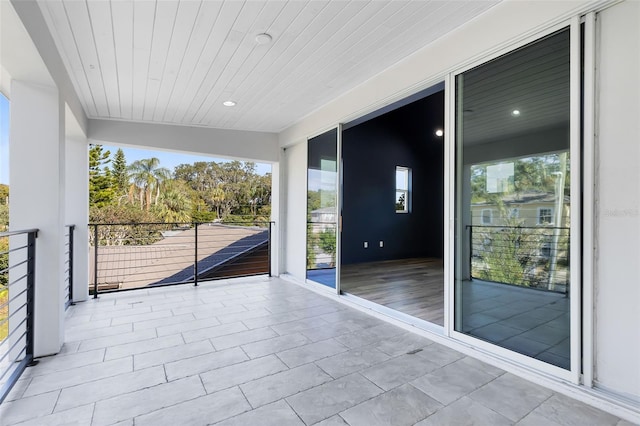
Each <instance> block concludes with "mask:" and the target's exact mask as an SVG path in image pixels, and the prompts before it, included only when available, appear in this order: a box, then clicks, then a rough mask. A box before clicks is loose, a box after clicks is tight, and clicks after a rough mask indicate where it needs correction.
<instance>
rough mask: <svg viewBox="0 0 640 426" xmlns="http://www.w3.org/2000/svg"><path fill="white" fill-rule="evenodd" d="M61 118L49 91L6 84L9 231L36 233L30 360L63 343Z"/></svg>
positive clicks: (57, 98) (52, 89)
mask: <svg viewBox="0 0 640 426" xmlns="http://www.w3.org/2000/svg"><path fill="white" fill-rule="evenodd" d="M64 116H65V110H64V104H63V103H62V102H61V100H60V96H59V93H58V90H57V89H56V88H55V87H49V86H38V85H34V84H31V83H27V82H22V81H17V80H13V81H12V82H11V109H10V135H9V141H10V148H9V149H10V151H9V160H10V166H11V167H10V183H11V195H10V202H9V209H10V210H9V215H10V221H11V229H12V230H20V229H28V228H38V229H39V232H38V239H37V240H36V272H35V274H36V275H35V309H34V313H35V314H34V319H35V323H34V328H35V330H34V333H35V342H34V345H35V346H34V352H35V353H34V355H35V356H36V357H39V356H44V355H50V354H55V353H57V352H59V351H60V348H61V346H62V343H63V339H64V327H63V325H64V324H63V322H64V304H63V303H62V300H63V297H64V243H65V238H64V234H65V229H64V226H65V223H64V219H65V215H64V209H65V206H64V188H65V179H64V171H65V167H64V162H65V135H64Z"/></svg>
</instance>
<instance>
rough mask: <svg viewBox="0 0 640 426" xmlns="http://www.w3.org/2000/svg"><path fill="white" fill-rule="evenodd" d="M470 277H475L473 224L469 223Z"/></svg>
mask: <svg viewBox="0 0 640 426" xmlns="http://www.w3.org/2000/svg"><path fill="white" fill-rule="evenodd" d="M469 278H471V279H473V225H469Z"/></svg>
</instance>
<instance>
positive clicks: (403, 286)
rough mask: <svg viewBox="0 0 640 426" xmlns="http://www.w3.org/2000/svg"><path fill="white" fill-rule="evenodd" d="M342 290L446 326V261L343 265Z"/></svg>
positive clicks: (393, 261) (433, 259)
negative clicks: (444, 263) (444, 262)
mask: <svg viewBox="0 0 640 426" xmlns="http://www.w3.org/2000/svg"><path fill="white" fill-rule="evenodd" d="M340 288H341V289H342V291H344V292H346V293H350V294H353V295H354V296H358V297H362V298H363V299H366V300H368V301H370V302H374V303H377V304H379V305H383V306H386V307H388V308H391V309H395V310H396V311H399V312H402V313H405V314H408V315H411V316H414V317H416V318H420V319H423V320H426V321H429V322H432V323H434V324H438V325H444V265H443V261H442V259H438V258H418V259H401V260H387V261H383V262H370V263H357V264H352V265H342V268H341V274H340Z"/></svg>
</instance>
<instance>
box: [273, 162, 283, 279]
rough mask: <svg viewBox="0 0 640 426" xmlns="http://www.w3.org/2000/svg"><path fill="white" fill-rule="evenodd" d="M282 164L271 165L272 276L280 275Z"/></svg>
mask: <svg viewBox="0 0 640 426" xmlns="http://www.w3.org/2000/svg"><path fill="white" fill-rule="evenodd" d="M280 203H281V201H280V164H279V163H272V164H271V221H272V222H274V223H272V224H271V275H272V276H274V277H277V276H278V275H280V229H281V226H282V216H281V214H280V211H281V210H280Z"/></svg>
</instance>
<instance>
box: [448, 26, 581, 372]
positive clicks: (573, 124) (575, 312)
mask: <svg viewBox="0 0 640 426" xmlns="http://www.w3.org/2000/svg"><path fill="white" fill-rule="evenodd" d="M567 28H568V29H569V31H570V58H571V59H570V83H569V84H570V156H571V170H578V171H579V170H580V153H581V146H580V87H581V86H580V84H581V81H580V76H581V75H580V71H581V61H580V18H579V17H578V16H575V17H574V18H572V19H571V20H570V21H569V22H568V21H566V20H565V21H563V22H558V23H557V24H555V25H551V26H549V27H547V28H546V29H545V30H543V31H540V32H538V33H535V34H531V35H530V36H528V37H524V38H522V39H521V40H519V41H518V42H515V43H512V44H510V45H508V46H506V47H504V48H503V49H500V50H496V51H495V52H494V53H493V54H491V55H486V56H484V57H482V58H479V59H477V60H475V61H470V62H469V63H468V64H467V66H465V67H462V68H460V69H458V70H457V71H456V72H454V73H453V74H452V82H453V81H455V80H454V79H457V78H460V76H461V75H462V74H463V73H464V72H466V71H468V70H470V69H472V68H475V67H476V66H479V65H482V64H485V63H487V62H489V61H491V60H493V59H495V58H497V57H500V56H502V55H505V54H508V53H509V52H512V51H514V50H516V49H518V48H521V47H523V46H525V45H528V44H530V43H533V42H535V41H537V40H540V39H542V38H544V37H545V36H548V35H550V34H553V33H554V32H557V31H560V30H564V29H567ZM457 95H458V96H462V90H461V88H459V90H458V93H457ZM455 96H456V94H453V95H451V99H453V100H455ZM452 110H453V111H452ZM450 114H452V117H455V110H454V109H453V108H450ZM452 121H454V123H453V126H452V127H454V129H453V130H454V131H456V129H455V120H453V119H452ZM449 133H452V132H449ZM453 144H454V145H461V144H462V135H461V134H456V140H455V141H453ZM454 152H455V150H454ZM457 162H458V164H456V166H457V167H456V168H455V169H454V173H458V174H460V173H462V167H463V165H462V164H459V163H460V161H457ZM580 184H581V179H572V181H571V194H572V196H571V240H570V244H571V246H572V247H581V246H580V226H581V221H580V214H581V212H580V205H581V204H580V195H579V194H580V190H581V188H580ZM454 191H456V192H454V193H453V194H454V196H455V197H456V199H457V201H458V203H460V202H461V200H460V199H459V197H460V196H461V194H460V191H457V188H454ZM551 210H552V213H553V209H551ZM539 213H540V208H538V216H537V222H538V223H539V222H540V220H539V219H540V217H539ZM456 214H457V212H455V211H453V219H452V220H453V221H454V222H455V217H456ZM552 218H553V215H552ZM481 221H482V218H481ZM461 222H462V221H458V223H457V226H458V227H459V229H458V231H459V232H458V234H457V235H458V236H459V237H460V238H462V236H463V231H464V230H463V229H462V228H461V227H462V223H461ZM454 238H455V235H454ZM458 255H460V253H458ZM580 258H581V251H580V250H572V251H571V265H580ZM455 259H456V258H455V253H454V257H453V258H452V259H451V260H452V262H453V263H454V265H455ZM454 267H455V266H454ZM579 269H580V268H579V267H575V266H574V267H573V268H571V301H570V318H571V323H570V333H571V349H570V357H571V365H570V370H565V369H562V368H560V367H557V366H554V365H552V364H548V363H545V362H543V361H540V360H537V359H535V358H532V357H529V356H527V355H523V354H520V353H518V352H515V351H512V350H509V349H506V348H502V347H500V346H498V345H496V344H493V343H489V342H485V341H482V340H480V339H478V338H476V337H473V336H469V335H466V334H464V333H461V332H458V331H455V322H453V324H451V327H450V329H449V330H448V331H449V335H450V336H451V337H452V338H454V339H457V340H460V341H462V342H465V343H467V344H469V345H473V346H477V347H479V348H481V349H483V350H486V351H489V352H493V353H495V354H496V355H497V356H500V357H504V358H506V359H509V360H512V361H513V362H517V363H519V364H521V365H522V366H523V367H524V368H528V369H531V370H535V371H538V372H540V373H542V374H548V375H552V376H555V377H557V378H560V379H563V380H567V381H571V382H573V383H575V384H579V379H580V370H581V364H580V361H581V352H582V351H581V348H580V342H581V337H580V302H581V297H580V270H579ZM460 272H461V271H459V273H458V274H457V275H458V278H460ZM448 279H449V281H448V285H449V286H450V287H451V289H452V290H453V289H454V288H455V285H456V283H455V275H454V277H453V278H452V277H448ZM454 298H455V297H454ZM451 309H452V312H450V313H449V320H450V321H454V318H455V315H456V314H457V311H456V309H455V301H454V302H453V303H451Z"/></svg>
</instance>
